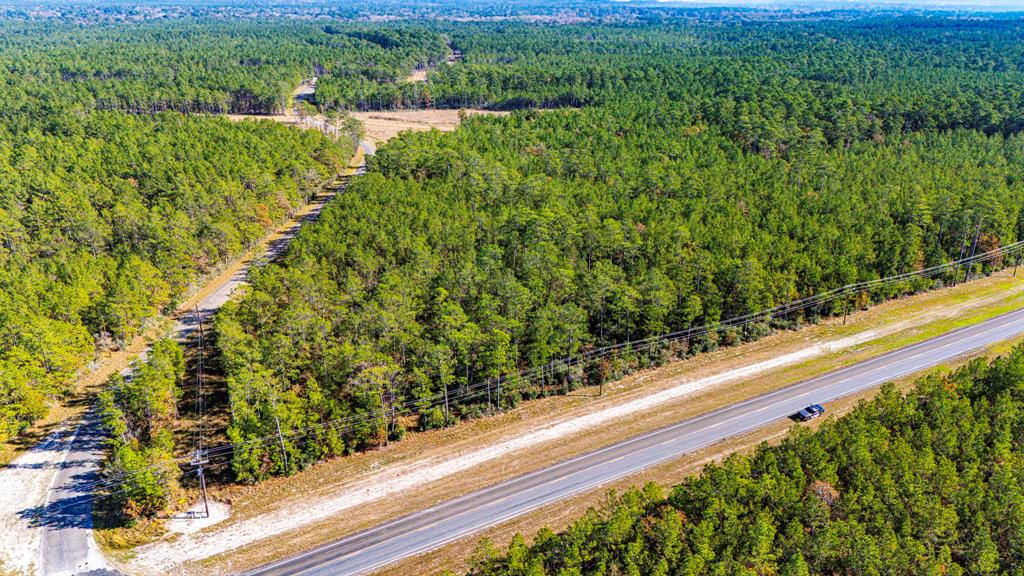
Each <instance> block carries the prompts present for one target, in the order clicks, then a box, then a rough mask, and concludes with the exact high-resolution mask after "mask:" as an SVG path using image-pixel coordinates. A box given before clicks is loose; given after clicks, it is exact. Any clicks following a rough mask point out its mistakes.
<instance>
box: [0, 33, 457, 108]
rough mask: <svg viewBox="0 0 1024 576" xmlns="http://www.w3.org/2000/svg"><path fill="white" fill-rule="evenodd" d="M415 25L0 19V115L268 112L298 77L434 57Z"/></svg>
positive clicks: (379, 68) (394, 66)
mask: <svg viewBox="0 0 1024 576" xmlns="http://www.w3.org/2000/svg"><path fill="white" fill-rule="evenodd" d="M447 53H448V48H447V44H446V43H445V40H444V38H443V37H442V36H441V34H440V33H438V32H434V31H430V30H426V29H423V28H416V29H410V28H408V27H401V26H394V27H377V28H367V27H366V26H359V25H347V26H343V25H341V24H329V23H293V22H290V21H286V20H274V21H272V22H269V23H259V22H254V21H249V20H232V21H228V22H220V21H215V20H210V21H205V20H186V21H175V20H171V21H169V22H153V23H148V22H147V23H142V24H131V25H125V24H109V25H108V24H102V25H100V24H97V25H93V26H86V27H82V26H76V25H73V24H69V23H65V22H56V23H54V22H44V23H39V22H27V23H14V22H5V23H4V25H3V26H0V54H2V55H3V57H2V62H3V64H4V66H0V79H2V80H6V81H7V83H9V84H10V86H9V87H8V88H7V89H8V94H7V95H6V96H5V97H3V103H4V106H3V108H0V115H2V116H0V117H4V118H5V120H7V117H9V116H10V115H11V113H12V112H15V111H18V112H22V113H23V114H24V113H31V115H32V117H33V118H35V117H37V116H38V115H39V113H40V111H47V110H51V109H59V108H63V107H67V106H71V107H75V108H85V109H91V108H98V109H115V110H123V111H128V112H136V113H138V112H156V111H163V110H176V111H179V112H211V113H224V112H232V113H240V114H253V113H254V114H275V113H281V112H282V111H284V109H285V107H286V106H287V104H288V101H289V98H290V96H291V93H292V91H293V90H294V89H295V87H296V86H298V85H299V83H300V82H301V81H302V80H304V79H309V78H314V77H317V76H322V75H324V74H330V75H331V76H332V77H333V78H335V79H336V80H337V81H340V82H348V81H353V82H354V81H356V80H357V79H362V80H365V81H368V82H390V81H394V80H396V79H397V78H399V77H402V76H404V75H407V74H409V72H410V71H411V70H412V69H413V68H414V67H416V66H425V65H429V64H431V63H433V62H435V61H437V60H440V59H443V58H444V57H445V56H446V55H447Z"/></svg>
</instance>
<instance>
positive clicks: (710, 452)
mask: <svg viewBox="0 0 1024 576" xmlns="http://www.w3.org/2000/svg"><path fill="white" fill-rule="evenodd" d="M1018 344H1024V337H1021V338H1016V339H1013V340H1008V341H1005V342H1001V343H999V344H996V345H994V346H991V347H989V348H986V349H983V350H979V351H977V352H975V353H972V354H970V355H968V356H964V357H962V358H958V359H957V360H955V361H952V362H947V363H944V364H941V365H939V366H936V367H934V368H932V369H931V370H928V371H925V372H921V373H918V374H912V375H909V376H904V377H902V378H899V379H897V380H894V381H893V383H894V384H895V385H896V387H897V388H898V389H899V390H900V391H902V392H904V393H905V392H907V391H909V390H910V389H911V388H913V385H914V383H915V382H917V380H918V379H919V378H921V377H922V376H923V375H924V374H927V373H931V372H940V373H941V372H949V371H952V370H955V369H956V368H958V367H961V366H963V365H965V364H967V363H968V362H970V361H972V360H974V359H977V358H986V359H989V360H991V359H993V358H995V357H997V356H999V355H1001V354H1004V353H1006V352H1008V351H1009V350H1010V349H1011V348H1012V347H1013V346H1015V345H1018ZM878 390H879V389H878V388H872V389H870V390H866V391H863V392H859V393H856V394H852V395H850V396H846V397H843V398H841V399H839V400H836V401H834V402H831V403H829V417H830V418H839V417H842V416H843V415H845V414H847V413H848V412H850V411H851V410H853V409H854V408H855V407H856V406H857V405H858V404H859V403H860V402H863V401H867V400H870V399H871V398H873V397H874V396H875V394H877V393H878ZM822 422H823V421H822V420H818V421H814V422H810V423H808V424H793V423H791V422H789V421H788V420H785V421H779V422H776V423H774V424H771V425H769V426H765V427H763V428H760V429H758V430H755V431H752V432H749V433H747V434H743V435H740V436H735V437H733V438H730V439H728V440H724V441H722V442H719V443H716V444H714V445H712V446H708V447H706V448H704V449H701V450H698V451H697V452H694V453H692V454H687V455H685V456H683V457H681V458H678V459H676V460H672V461H669V462H665V463H663V464H661V465H659V466H655V467H652V468H648V469H647V470H644V471H643V472H640V473H637V474H634V475H631V476H627V477H625V478H622V479H619V480H617V481H616V482H613V483H611V484H608V485H605V486H602V487H600V488H597V489H595V490H592V491H590V492H587V493H584V494H579V495H577V496H574V497H573V498H570V499H567V500H563V501H562V502H558V503H556V504H552V505H549V506H545V507H542V508H539V509H537V510H534V511H532V512H530V513H528V514H525V515H523V516H520V517H518V518H515V519H513V520H510V521H509V522H506V523H504V524H501V525H499V526H495V527H493V528H490V529H488V530H485V531H483V532H480V533H478V534H475V535H473V536H470V537H467V538H463V539H461V540H458V541H456V542H453V543H451V544H449V545H447V546H445V547H443V548H440V549H437V550H434V551H431V552H427V553H425V554H422V555H420V556H416V557H413V558H409V559H406V560H403V561H401V562H398V563H395V564H392V565H390V566H388V567H387V568H386V569H383V570H381V571H379V572H377V574H381V575H384V574H419V575H422V576H427V575H439V574H446V573H451V572H454V573H456V574H461V573H465V572H466V571H468V570H469V569H470V568H471V567H472V563H473V558H474V557H475V556H477V555H479V554H480V553H481V551H482V550H483V549H484V548H486V547H488V546H490V547H492V548H497V549H499V550H500V549H504V548H505V547H506V546H508V544H509V542H510V541H511V540H512V537H513V536H514V535H515V534H522V535H523V536H524V537H525V538H526V540H527V542H528V543H529V542H532V541H533V538H534V536H535V535H536V533H537V531H539V530H540V529H541V528H549V529H551V530H554V531H556V532H557V531H559V530H563V529H565V528H567V527H568V526H569V525H570V524H572V523H573V522H574V521H575V520H577V519H578V518H580V517H581V516H583V515H584V514H585V513H586V511H587V509H589V508H600V507H601V506H603V505H604V504H605V503H606V502H607V501H608V500H609V494H611V493H612V492H615V493H620V494H621V493H622V492H623V491H625V490H627V489H629V488H634V487H637V486H642V485H644V484H646V483H647V482H655V483H658V484H660V485H662V486H673V485H675V484H678V483H680V482H681V481H682V480H683V479H685V478H686V477H688V476H693V475H695V474H699V473H700V472H701V470H703V468H704V466H706V465H707V464H710V463H712V462H720V461H721V460H723V459H724V458H726V457H727V456H729V455H731V454H733V453H738V454H749V453H751V452H753V451H754V450H755V449H756V448H757V447H758V446H759V445H761V444H762V443H769V444H777V443H778V442H780V441H782V439H783V438H785V436H786V435H787V434H788V433H789V431H790V430H791V429H792V428H793V427H794V426H809V427H811V428H812V429H817V428H818V427H819V426H820V425H821V424H822ZM485 542H486V544H485Z"/></svg>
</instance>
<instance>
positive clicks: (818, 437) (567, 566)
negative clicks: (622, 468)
mask: <svg viewBox="0 0 1024 576" xmlns="http://www.w3.org/2000/svg"><path fill="white" fill-rule="evenodd" d="M1022 402H1024V347H1018V348H1017V349H1016V350H1015V351H1013V352H1012V353H1010V354H1008V355H1007V356H1006V357H1003V358H1000V359H997V360H995V361H993V362H992V363H991V364H986V363H985V361H984V360H977V361H975V362H973V363H971V364H970V365H968V366H967V367H965V368H963V369H961V370H959V371H957V372H956V373H954V374H951V375H947V376H939V375H932V376H929V377H926V378H924V379H922V380H920V381H919V382H918V383H917V384H916V386H915V388H914V389H913V390H912V391H911V392H909V393H907V394H906V395H905V396H903V395H901V394H900V393H899V392H898V391H897V390H896V389H895V387H893V386H892V385H886V386H885V387H883V388H882V391H881V393H880V394H879V395H878V396H877V397H876V398H875V399H873V400H871V401H869V402H864V403H862V404H860V405H859V406H858V407H857V408H856V409H855V410H854V411H853V412H851V413H850V414H848V415H846V416H844V417H842V418H840V419H838V420H832V421H828V422H826V423H825V424H824V425H823V426H822V427H821V429H820V430H818V431H817V432H810V431H808V430H807V429H806V428H803V427H796V428H794V430H793V431H792V432H791V433H790V435H789V436H788V437H787V438H786V440H785V441H783V442H782V444H781V445H779V446H774V447H769V446H767V445H763V446H762V447H760V448H759V449H758V450H757V452H756V453H754V454H753V455H751V456H737V455H733V456H730V457H729V458H727V459H726V460H725V461H724V462H722V463H721V464H715V465H710V466H708V467H707V468H706V469H705V470H704V471H703V473H702V474H700V475H699V476H696V477H693V478H688V479H686V480H684V481H683V482H682V484H680V485H678V486H676V487H674V488H673V489H671V490H670V491H668V493H667V494H666V493H665V491H664V490H663V489H662V488H660V487H659V486H657V485H653V484H652V485H648V486H646V487H645V488H644V489H642V490H630V491H628V492H626V493H625V494H622V495H620V496H616V497H613V498H611V499H610V501H609V503H608V504H607V506H605V507H604V508H603V509H602V510H600V511H597V510H593V509H592V510H590V511H589V512H588V513H587V514H586V515H585V516H584V517H583V518H581V519H580V520H577V521H576V522H574V523H573V524H572V525H571V526H569V527H568V528H567V529H565V530H564V531H563V532H560V533H558V534H555V533H553V532H552V531H550V530H542V531H541V532H540V533H538V534H537V535H536V537H535V538H534V540H533V542H532V543H531V544H529V545H527V544H526V543H525V541H524V540H523V539H522V538H521V537H519V536H516V537H515V538H514V539H513V541H512V543H511V545H510V546H509V548H508V550H507V551H505V552H504V553H503V554H500V555H498V554H494V553H493V551H490V550H488V549H487V548H484V549H483V550H482V551H481V557H480V558H479V562H478V564H477V565H476V567H474V569H473V570H472V571H471V574H473V575H474V576H490V575H494V576H497V575H507V576H542V575H544V574H558V575H562V576H567V575H573V574H577V575H578V574H591V575H595V576H597V575H611V574H645V575H667V574H685V575H691V574H692V575H697V574H712V575H719V574H720V575H725V574H750V575H754V574H779V575H780V576H806V575H808V574H949V575H960V574H1021V573H1022V572H1021V570H1022V566H1024V450H1022V447H1024V411H1022V410H1021V406H1022Z"/></svg>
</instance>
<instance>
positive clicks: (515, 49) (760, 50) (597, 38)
mask: <svg viewBox="0 0 1024 576" xmlns="http://www.w3.org/2000/svg"><path fill="white" fill-rule="evenodd" d="M706 16H707V17H706V18H705V19H703V20H697V21H691V20H672V19H666V20H664V21H661V22H656V23H652V24H635V25H616V26H600V25H595V24H585V25H579V26H544V25H529V24H522V23H514V22H502V23H498V24H493V23H480V24H467V25H458V26H452V27H449V28H441V30H443V31H444V32H445V33H446V34H447V35H448V36H450V38H451V41H452V43H453V45H454V46H456V47H458V48H459V49H461V50H462V51H463V52H464V54H465V60H464V61H463V62H460V63H458V64H456V65H453V66H440V67H438V68H437V70H436V71H435V72H433V73H431V74H430V75H429V77H428V81H427V82H425V83H410V82H406V83H397V84H393V83H378V82H372V81H368V80H360V79H358V78H351V77H339V76H333V75H327V76H326V77H324V78H323V80H322V81H321V83H320V85H319V87H318V90H317V100H318V102H319V103H320V104H321V105H323V106H328V107H337V106H340V107H353V108H358V109H382V108H384V109H386V108H410V107H411V108H418V107H430V106H433V107H437V108H460V107H483V108H492V109H503V110H509V109H522V108H552V107H579V106H593V105H603V104H608V103H612V102H620V101H622V100H630V99H636V98H643V99H644V100H651V101H658V102H665V103H666V105H667V104H668V103H672V104H673V105H674V106H677V107H682V108H684V109H685V110H686V111H687V113H688V114H689V115H691V116H692V117H694V118H700V119H703V120H704V121H706V122H709V123H713V124H716V125H718V126H719V127H721V128H722V130H723V132H725V133H727V134H729V135H730V136H732V137H733V138H735V139H736V140H737V141H740V142H742V143H744V145H745V146H747V147H748V148H750V149H752V150H755V151H759V152H762V153H765V154H771V153H781V152H783V151H784V150H785V149H786V148H787V147H788V146H791V145H793V144H794V143H796V142H797V141H799V140H801V139H804V138H806V137H807V136H808V134H813V135H816V136H818V137H822V138H825V139H827V140H828V141H829V142H833V143H841V144H846V145H849V144H850V143H852V142H853V141H855V140H860V139H865V138H884V137H902V136H903V135H905V134H907V133H910V132H915V131H919V130H933V129H938V130H944V129H953V128H971V129H977V130H982V131H985V132H987V133H994V132H1001V133H1004V134H1010V133H1015V132H1017V131H1019V130H1020V129H1021V128H1022V127H1024V115H1022V111H1021V110H1022V105H1021V103H1022V101H1024V75H1022V69H1021V67H1022V66H1024V24H1022V22H1021V20H1019V19H1010V20H980V19H979V20H973V21H971V20H965V21H952V20H941V19H936V18H934V17H915V16H909V15H905V14H903V15H888V16H886V17H884V18H883V17H879V18H877V19H873V18H865V17H861V18H853V19H848V20H842V19H835V18H819V19H810V20H806V21H801V20H800V19H794V20H793V21H789V22H785V21H768V22H751V21H744V20H732V19H730V18H729V13H728V12H724V13H712V14H711V15H706Z"/></svg>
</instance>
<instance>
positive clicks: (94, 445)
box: [0, 142, 373, 576]
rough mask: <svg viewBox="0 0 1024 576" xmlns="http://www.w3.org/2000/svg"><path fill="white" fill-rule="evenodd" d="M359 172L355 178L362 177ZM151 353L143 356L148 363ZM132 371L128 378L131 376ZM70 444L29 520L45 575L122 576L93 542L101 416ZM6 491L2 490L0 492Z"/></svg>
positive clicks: (241, 276) (216, 295)
mask: <svg viewBox="0 0 1024 576" xmlns="http://www.w3.org/2000/svg"><path fill="white" fill-rule="evenodd" d="M360 147H361V148H363V150H364V152H370V151H372V150H373V146H372V145H371V144H368V143H362V142H361V143H360ZM363 172H364V167H363V166H362V165H360V166H359V168H357V169H356V170H355V173H357V174H361V173H363ZM322 208H323V204H320V205H314V206H313V209H312V210H310V212H309V213H307V214H306V216H305V217H303V218H302V220H301V221H299V222H296V223H294V224H292V225H291V226H290V227H289V228H288V229H287V230H285V231H283V232H282V233H281V234H280V235H279V236H278V237H277V238H276V239H275V240H273V241H272V242H270V243H269V244H268V245H267V247H266V249H265V250H264V252H263V254H261V255H260V257H259V258H255V259H253V260H252V261H250V262H249V263H247V264H246V265H245V266H242V267H241V268H239V270H238V271H237V272H236V273H235V274H233V275H232V276H231V277H230V278H229V279H227V280H226V281H225V282H223V283H222V284H221V285H220V286H218V287H217V289H216V290H214V291H212V292H211V293H210V294H208V295H207V296H206V297H205V298H203V299H202V300H201V301H200V302H199V303H198V305H197V309H198V314H184V315H183V316H181V317H180V318H179V320H178V322H177V324H176V325H175V328H174V337H175V338H176V339H178V340H179V341H185V340H188V339H189V338H190V337H191V335H192V333H193V332H194V331H195V330H196V328H197V327H198V323H199V319H200V318H201V319H202V321H203V322H204V323H205V324H207V325H208V324H209V322H210V321H211V319H212V316H213V314H214V313H216V311H217V310H219V309H220V307H221V306H223V305H224V304H225V303H226V302H227V301H228V300H230V298H231V295H232V293H234V291H235V290H237V289H238V287H239V286H241V285H242V284H244V283H245V279H246V277H247V275H248V273H249V269H250V268H251V267H252V266H259V265H261V264H262V263H263V262H267V261H269V260H274V259H276V258H278V257H280V256H281V255H282V254H283V253H284V252H285V250H286V249H287V247H288V245H289V244H290V243H291V241H292V239H294V238H295V235H296V234H298V232H299V229H300V228H301V227H302V226H303V225H305V224H306V223H308V222H309V221H311V220H315V219H316V218H317V217H318V216H319V214H320V210H321V209H322ZM145 358H146V352H143V353H141V354H140V355H139V357H138V359H139V360H145ZM130 371H131V370H130V369H127V370H125V371H124V372H123V374H127V373H129V372H130ZM61 441H62V442H64V443H65V444H66V451H65V452H64V453H63V458H62V460H61V461H59V462H55V463H54V465H55V466H56V467H57V468H58V472H57V475H56V477H55V478H54V481H53V484H52V485H51V486H50V489H49V492H48V494H47V499H46V504H45V505H44V506H42V507H41V509H36V508H32V509H27V510H24V511H23V515H24V516H26V517H28V518H30V520H31V522H32V523H33V525H35V526H37V527H39V528H41V529H42V534H41V536H40V544H39V549H40V550H39V554H40V559H39V560H40V562H39V567H40V572H41V574H43V575H44V576H68V575H72V574H90V575H99V574H116V573H115V572H112V571H109V570H108V568H107V565H106V563H105V562H104V561H103V556H102V554H101V553H100V552H99V550H98V548H97V546H96V542H95V540H93V538H92V490H91V484H90V483H91V482H94V481H95V480H97V479H98V476H99V473H98V470H99V465H100V462H101V461H102V459H103V454H104V451H103V436H102V432H101V430H100V426H99V422H98V421H97V419H96V417H95V414H94V413H93V412H91V411H90V413H89V414H88V415H87V416H86V417H85V419H84V420H83V421H82V423H81V424H80V425H79V426H78V427H77V429H75V431H74V433H73V434H69V435H66V436H65V437H63V438H62V440H61ZM0 488H2V487H0Z"/></svg>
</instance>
